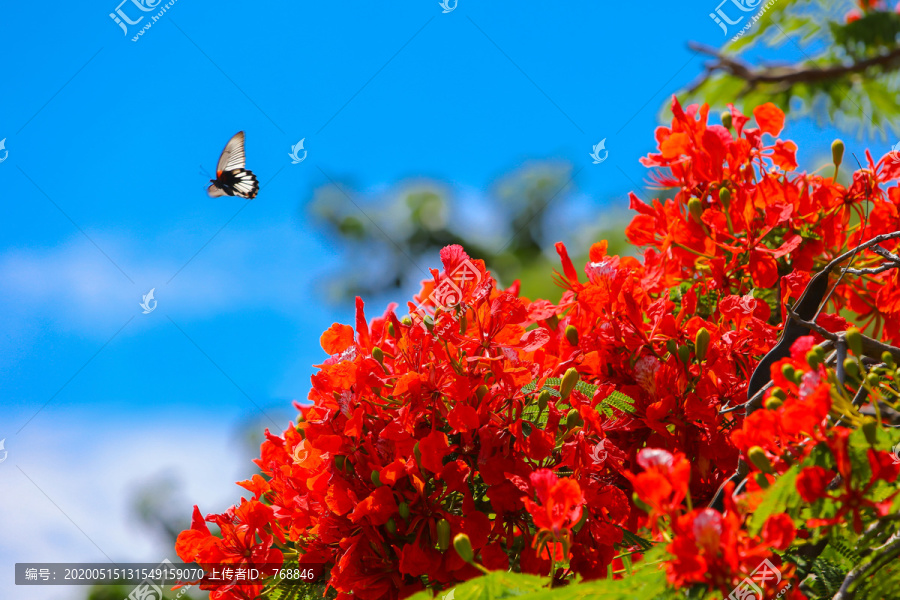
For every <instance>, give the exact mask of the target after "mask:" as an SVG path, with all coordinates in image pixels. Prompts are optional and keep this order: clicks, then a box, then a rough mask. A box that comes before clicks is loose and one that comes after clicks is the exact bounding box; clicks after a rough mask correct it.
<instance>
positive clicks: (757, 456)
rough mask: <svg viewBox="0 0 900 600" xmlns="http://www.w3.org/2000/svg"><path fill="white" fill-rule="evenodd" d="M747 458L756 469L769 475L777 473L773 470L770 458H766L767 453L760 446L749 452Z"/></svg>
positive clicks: (752, 448)
mask: <svg viewBox="0 0 900 600" xmlns="http://www.w3.org/2000/svg"><path fill="white" fill-rule="evenodd" d="M747 458H749V459H750V462H752V463H753V464H754V465H756V468H757V469H759V470H760V471H762V472H763V473H769V474H770V475H771V474H772V473H774V472H775V471H773V470H772V463H771V462H769V457H768V456H766V451H765V450H763V449H762V448H760V447H759V446H753V447H751V448H750V449H749V450H747Z"/></svg>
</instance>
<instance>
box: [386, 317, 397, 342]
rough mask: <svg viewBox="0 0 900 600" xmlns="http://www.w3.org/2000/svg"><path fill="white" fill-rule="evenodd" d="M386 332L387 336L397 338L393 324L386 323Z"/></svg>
mask: <svg viewBox="0 0 900 600" xmlns="http://www.w3.org/2000/svg"><path fill="white" fill-rule="evenodd" d="M387 331H388V335H389V336H391V337H392V338H395V337H397V331H396V330H395V329H394V324H393V323H391V322H390V321H388V326H387Z"/></svg>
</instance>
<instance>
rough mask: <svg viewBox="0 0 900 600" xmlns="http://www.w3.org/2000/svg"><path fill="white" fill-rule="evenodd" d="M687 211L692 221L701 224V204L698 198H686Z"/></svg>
mask: <svg viewBox="0 0 900 600" xmlns="http://www.w3.org/2000/svg"><path fill="white" fill-rule="evenodd" d="M687 205H688V211H689V212H690V213H691V218H692V219H694V223H696V224H697V225H702V224H703V204H702V203H701V202H700V199H699V198H691V199H690V200H688V204H687Z"/></svg>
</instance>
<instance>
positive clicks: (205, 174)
mask: <svg viewBox="0 0 900 600" xmlns="http://www.w3.org/2000/svg"><path fill="white" fill-rule="evenodd" d="M200 174H201V175H204V176H206V177H209V178H210V179H213V177H212V176H211V175H210V174H209V171H207V170H206V169H204V168H203V165H200Z"/></svg>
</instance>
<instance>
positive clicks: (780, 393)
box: [769, 385, 787, 402]
mask: <svg viewBox="0 0 900 600" xmlns="http://www.w3.org/2000/svg"><path fill="white" fill-rule="evenodd" d="M769 396H771V397H773V398H778V399H779V400H781V401H782V402H784V401H785V400H787V393H786V392H785V391H784V390H783V389H781V388H780V387H778V386H777V385H776V386H775V387H773V388H772V389H771V390H769Z"/></svg>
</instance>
